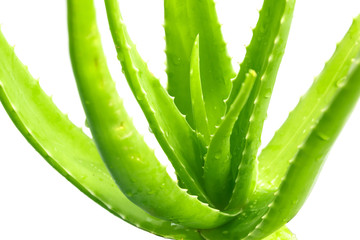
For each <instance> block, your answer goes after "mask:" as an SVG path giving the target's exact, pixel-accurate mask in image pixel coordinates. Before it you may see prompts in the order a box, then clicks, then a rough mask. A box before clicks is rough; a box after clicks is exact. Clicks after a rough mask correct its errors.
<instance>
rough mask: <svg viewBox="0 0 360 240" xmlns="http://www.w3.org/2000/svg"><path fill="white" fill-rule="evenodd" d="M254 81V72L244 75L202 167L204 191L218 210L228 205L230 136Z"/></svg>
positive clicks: (229, 192)
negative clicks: (238, 90)
mask: <svg viewBox="0 0 360 240" xmlns="http://www.w3.org/2000/svg"><path fill="white" fill-rule="evenodd" d="M255 79H256V72H255V71H253V70H250V71H249V73H248V74H246V79H245V81H244V82H243V84H242V86H241V89H240V92H239V93H238V96H237V97H236V99H235V101H234V103H233V104H232V105H231V107H230V110H229V111H228V113H227V114H226V116H225V117H224V119H223V121H222V123H221V125H220V126H219V128H218V129H217V131H216V132H215V135H214V136H213V137H212V139H211V142H210V145H209V148H208V151H207V154H206V156H205V165H204V181H205V190H206V192H207V194H208V196H209V197H210V199H211V201H212V202H213V203H214V204H215V206H216V207H217V208H219V209H222V208H224V207H225V206H226V205H227V204H228V203H229V198H230V195H231V191H232V189H231V182H230V181H231V175H230V167H231V164H230V159H231V156H230V134H231V132H232V129H233V127H234V124H235V122H236V120H237V119H238V116H239V114H240V112H241V110H242V108H243V107H244V105H245V103H246V101H247V99H248V98H249V95H250V93H251V89H252V87H253V85H254V82H255Z"/></svg>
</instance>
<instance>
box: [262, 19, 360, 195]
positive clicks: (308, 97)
mask: <svg viewBox="0 0 360 240" xmlns="http://www.w3.org/2000/svg"><path fill="white" fill-rule="evenodd" d="M359 41H360V16H359V17H357V18H356V19H354V22H353V24H352V26H351V27H350V29H349V31H348V32H347V34H346V36H345V37H344V39H343V40H342V41H341V42H340V43H339V44H338V45H337V48H336V51H335V53H334V54H333V56H332V57H331V59H330V60H329V61H328V62H327V63H326V65H325V67H324V69H323V71H322V72H321V73H320V75H319V76H318V77H316V79H315V81H314V84H313V85H312V87H311V88H310V89H309V90H308V92H307V93H306V94H305V95H304V96H303V97H302V98H301V100H300V102H299V103H298V105H297V106H296V108H295V109H294V110H293V111H292V112H291V113H290V114H289V117H288V119H287V120H286V121H285V123H284V124H283V125H282V126H281V128H280V129H279V130H278V131H277V132H276V133H275V135H274V137H273V138H272V140H271V141H270V142H269V144H268V145H267V146H266V147H265V148H264V149H263V151H262V152H261V154H260V155H259V167H258V169H259V184H261V185H262V186H263V187H265V188H269V189H276V188H277V187H278V186H279V184H280V183H281V178H283V177H284V175H285V173H286V171H287V169H288V167H289V164H290V163H289V161H290V159H292V158H293V157H294V156H295V154H296V153H297V151H298V147H299V146H302V144H303V143H304V141H305V140H306V139H307V138H308V136H309V133H310V132H312V131H313V129H312V127H313V126H314V124H315V123H316V122H318V121H319V119H320V117H321V116H322V115H323V112H324V111H326V110H327V108H328V106H329V104H330V103H331V102H332V101H333V99H334V98H335V97H336V96H337V94H338V93H339V92H340V91H341V90H342V89H341V88H339V86H341V85H343V84H344V83H345V80H346V77H347V74H348V71H349V69H350V66H351V64H352V61H353V59H354V58H355V57H356V55H357V53H358V52H359V51H360V44H359V43H358V42H359ZM274 166H276V171H274V168H273V167H274Z"/></svg>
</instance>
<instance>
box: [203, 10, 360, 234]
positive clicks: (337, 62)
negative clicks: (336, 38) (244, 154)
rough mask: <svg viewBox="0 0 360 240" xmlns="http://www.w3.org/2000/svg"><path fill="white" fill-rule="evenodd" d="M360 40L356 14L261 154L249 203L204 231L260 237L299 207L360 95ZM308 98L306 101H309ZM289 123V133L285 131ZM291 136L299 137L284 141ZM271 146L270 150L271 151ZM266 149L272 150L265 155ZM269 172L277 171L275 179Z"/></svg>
mask: <svg viewBox="0 0 360 240" xmlns="http://www.w3.org/2000/svg"><path fill="white" fill-rule="evenodd" d="M359 42H360V16H359V17H357V18H356V19H354V22H353V24H352V26H351V27H350V29H349V31H348V33H347V34H346V35H345V37H344V39H343V40H342V41H341V43H340V44H338V47H337V49H336V51H335V53H334V55H333V56H332V58H331V59H330V60H329V61H328V63H327V64H326V65H325V68H324V70H323V71H322V73H321V74H320V75H319V76H318V77H317V78H316V80H315V82H314V84H313V85H312V87H311V88H310V89H309V91H308V92H307V94H306V95H305V96H304V97H303V98H302V99H301V101H300V102H299V104H298V105H297V107H296V108H295V109H294V110H293V112H292V113H291V114H290V115H289V118H288V119H287V120H286V122H285V123H284V124H283V126H282V127H281V128H280V129H279V131H278V132H277V133H276V134H275V136H274V138H273V139H272V141H271V142H270V143H269V144H268V146H267V147H266V148H265V149H264V151H263V152H262V153H261V155H260V156H259V173H260V174H259V178H258V181H257V185H256V188H255V193H254V194H253V195H252V197H251V199H250V201H249V203H248V204H246V205H245V206H244V207H243V209H242V211H241V212H240V214H239V215H238V217H237V218H236V219H235V220H234V221H232V222H230V223H228V224H225V225H223V226H221V227H219V228H217V229H214V230H206V231H203V232H202V234H203V235H204V236H205V237H206V238H207V239H262V238H264V237H266V236H267V235H269V234H271V232H273V231H275V230H276V229H277V228H279V227H281V226H282V225H283V224H285V223H286V222H288V221H289V220H290V219H291V218H292V217H293V216H294V215H295V214H296V213H297V211H298V210H299V209H300V207H301V206H302V204H303V203H304V201H305V199H306V197H307V196H308V194H309V192H310V190H311V187H312V186H313V184H314V181H315V179H316V176H317V175H318V173H319V171H320V168H321V166H322V164H323V162H324V159H325V157H326V155H327V153H328V151H329V149H330V147H331V146H332V144H333V143H334V141H335V139H336V137H337V135H338V134H339V132H340V130H341V128H342V126H343V125H344V123H345V121H346V119H347V117H348V115H349V114H350V112H351V110H352V109H353V107H354V105H355V103H356V102H357V100H358V98H359V96H360V81H359V79H360V62H359V60H360V58H359V57H360V44H359ZM307 101H308V102H307ZM304 102H307V103H308V104H307V105H306V106H305V105H303V104H304ZM299 122H300V123H302V124H299ZM290 123H292V124H291V125H290ZM295 123H296V124H295ZM289 127H291V131H290V133H289V134H285V135H282V134H281V132H282V131H283V133H285V131H284V129H285V128H287V130H288V131H289ZM286 133H288V132H286ZM303 134H304V135H303ZM293 139H301V141H299V142H297V144H294V143H290V144H289V145H286V144H285V143H289V141H293ZM280 140H282V141H284V142H285V143H284V142H282V141H280ZM275 143H277V144H275ZM279 144H283V145H279ZM270 146H271V148H270ZM280 146H281V147H280ZM292 148H294V150H293V151H292ZM267 149H271V150H272V151H271V155H270V152H268V151H269V150H267ZM284 150H285V151H287V152H289V151H291V152H292V155H291V156H288V155H287V156H281V155H280V154H279V153H281V152H282V151H284ZM265 154H269V155H267V157H266V158H265ZM274 167H276V174H278V175H276V176H274V173H273V171H274ZM281 169H282V171H280V170H281ZM278 170H279V171H278ZM269 176H273V177H274V178H272V179H273V180H272V181H270V177H269Z"/></svg>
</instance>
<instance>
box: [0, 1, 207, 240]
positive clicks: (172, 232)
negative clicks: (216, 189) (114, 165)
mask: <svg viewBox="0 0 360 240" xmlns="http://www.w3.org/2000/svg"><path fill="white" fill-rule="evenodd" d="M73 2H75V1H73ZM0 100H1V103H2V104H3V106H4V108H5V110H6V111H7V112H8V114H9V116H10V118H11V119H12V121H13V122H14V124H15V125H16V127H17V128H18V129H19V131H20V132H21V133H22V135H24V137H25V138H26V139H27V141H28V142H29V143H30V144H31V145H32V146H33V147H34V149H35V150H36V151H37V152H39V154H41V156H42V157H44V159H45V160H46V161H47V162H48V163H49V164H50V165H51V166H52V167H54V169H55V170H56V171H58V172H59V173H60V174H61V175H63V176H64V177H65V178H66V179H67V180H68V181H70V182H71V183H72V184H73V185H74V186H75V187H77V188H78V189H79V190H80V191H82V192H83V193H84V194H86V195H87V196H88V197H89V198H91V199H92V200H94V201H95V202H96V203H98V204H99V205H100V206H102V207H103V208H105V209H106V210H108V211H109V212H111V213H113V214H114V215H116V216H118V217H120V218H122V219H123V220H125V221H127V222H128V223H130V224H132V225H135V226H137V227H139V228H142V229H144V230H146V231H149V232H153V233H154V234H157V235H161V236H164V237H171V238H175V239H178V238H185V239H187V238H189V239H192V238H194V239H201V238H200V237H199V235H198V233H197V232H196V231H194V230H190V229H188V228H185V227H183V226H181V225H178V224H174V223H171V222H168V221H164V220H161V219H158V218H155V217H153V216H151V215H150V214H148V213H146V212H145V211H144V210H142V209H141V208H140V207H138V206H136V205H135V204H133V203H132V202H130V201H129V200H128V199H127V198H126V197H125V195H124V194H123V193H122V192H121V191H120V190H119V189H118V187H117V186H116V184H115V182H114V180H113V179H112V177H111V176H110V174H109V172H108V171H107V169H106V167H105V165H104V163H103V162H102V160H101V158H100V155H99V153H98V152H97V149H96V146H95V144H94V143H93V141H92V140H91V139H90V138H89V137H88V136H86V134H84V133H83V131H82V130H81V129H80V128H78V127H76V126H75V125H74V124H73V123H71V122H70V120H69V119H68V117H67V116H66V115H64V114H63V113H62V112H61V111H60V110H59V109H58V108H57V107H56V106H55V104H54V103H53V102H52V100H51V98H50V97H48V96H47V95H46V94H45V93H44V92H43V91H42V89H41V88H40V86H39V82H38V81H37V80H35V79H34V78H33V77H32V76H31V75H30V73H29V72H28V70H27V68H26V66H24V65H23V64H22V63H21V62H20V60H19V59H18V58H17V57H16V55H15V53H14V49H13V48H12V47H10V46H9V44H8V43H7V42H6V40H5V38H4V36H3V35H2V33H1V32H0ZM39 103H41V104H39Z"/></svg>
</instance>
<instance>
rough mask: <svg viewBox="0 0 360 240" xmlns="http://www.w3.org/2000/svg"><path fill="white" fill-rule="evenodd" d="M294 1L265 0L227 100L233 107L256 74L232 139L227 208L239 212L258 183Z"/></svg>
mask: <svg viewBox="0 0 360 240" xmlns="http://www.w3.org/2000/svg"><path fill="white" fill-rule="evenodd" d="M294 5H295V0H265V1H264V3H263V7H262V9H261V11H260V17H259V21H258V24H257V25H256V28H255V29H254V30H253V38H252V40H251V43H250V45H249V46H248V47H247V53H246V56H245V58H244V61H243V63H242V64H241V65H240V72H239V74H238V76H237V78H236V79H235V80H234V82H233V89H232V92H231V95H230V97H229V99H228V101H227V103H228V106H231V104H233V101H234V99H235V96H236V94H237V92H238V91H239V88H240V86H241V84H242V82H243V81H244V80H245V76H246V73H247V72H248V71H249V69H253V70H254V71H255V72H256V73H257V74H258V77H257V80H256V82H255V85H254V88H253V90H252V93H251V95H250V97H249V100H248V102H247V104H246V105H245V107H244V109H243V110H242V112H241V114H240V116H239V119H238V121H237V123H236V124H235V127H234V130H233V133H232V136H231V155H232V167H231V168H232V169H233V172H232V175H233V177H234V184H235V186H234V191H233V194H232V198H231V200H230V203H229V206H228V209H229V210H231V211H239V210H240V208H241V207H242V205H243V204H244V203H245V202H246V201H247V199H248V196H249V194H251V192H252V190H253V188H254V186H255V180H256V161H255V160H256V156H257V151H258V148H259V147H260V138H261V132H262V127H263V123H264V120H265V118H266V112H267V108H268V105H269V101H270V97H271V93H272V89H273V86H274V83H275V78H276V74H277V71H278V69H279V65H280V62H281V59H282V56H283V54H284V50H285V46H286V42H287V37H288V34H289V29H290V25H291V20H292V15H293V11H294Z"/></svg>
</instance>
